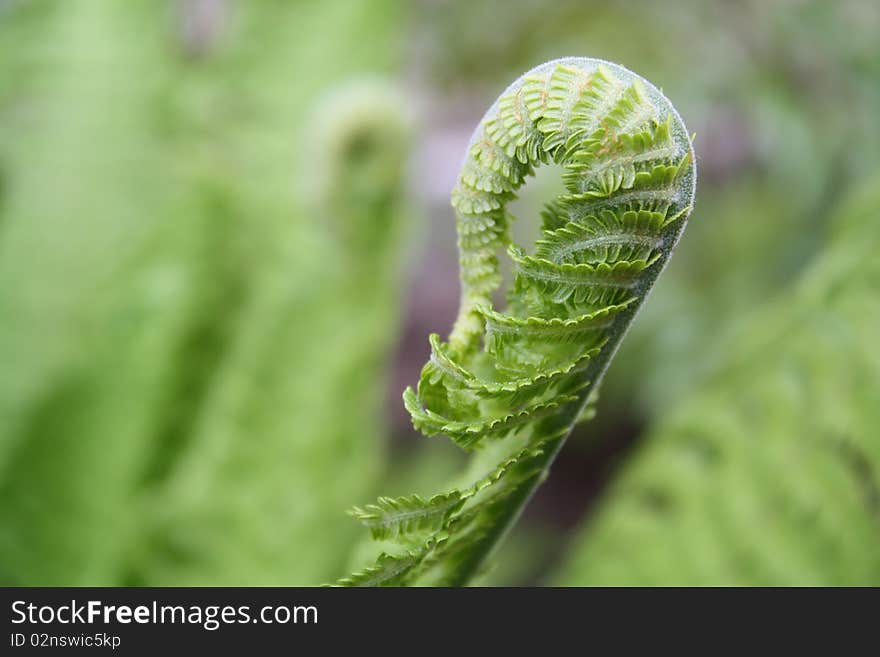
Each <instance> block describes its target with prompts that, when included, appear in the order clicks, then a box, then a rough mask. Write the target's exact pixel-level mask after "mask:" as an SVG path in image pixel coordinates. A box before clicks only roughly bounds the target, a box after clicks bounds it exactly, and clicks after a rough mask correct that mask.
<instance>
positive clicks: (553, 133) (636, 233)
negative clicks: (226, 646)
mask: <svg viewBox="0 0 880 657" xmlns="http://www.w3.org/2000/svg"><path fill="white" fill-rule="evenodd" d="M548 162H555V163H558V164H560V165H562V167H563V169H564V174H563V177H564V182H565V185H566V191H565V193H563V194H562V195H561V196H559V197H558V198H556V199H553V200H550V201H549V202H548V203H547V204H546V206H545V208H544V211H543V212H542V236H541V239H540V240H539V241H538V242H537V244H536V249H535V252H534V254H529V253H527V252H526V251H525V250H524V249H523V248H521V247H519V246H517V245H515V244H514V243H513V242H512V240H511V238H510V235H509V234H508V226H509V224H510V217H509V214H508V212H507V209H506V206H507V203H508V202H510V201H511V200H512V199H513V198H515V196H516V192H517V190H518V189H519V188H520V187H521V186H522V185H523V184H524V182H525V179H526V178H527V177H528V176H529V175H531V173H532V172H533V171H534V169H535V168H536V167H538V166H540V165H542V164H545V163H548ZM695 184H696V172H695V168H694V157H693V149H692V146H691V143H690V138H689V136H688V132H687V130H686V129H685V126H684V124H683V123H682V121H681V119H680V117H679V116H678V114H677V113H676V112H675V110H674V109H673V107H672V105H671V104H670V103H669V101H668V100H667V99H666V98H665V97H664V96H663V95H662V94H661V93H660V92H659V91H658V90H657V89H656V88H655V87H653V86H652V85H651V84H649V83H648V82H645V81H644V80H642V79H641V78H639V77H638V76H636V75H635V74H634V73H632V72H630V71H628V70H626V69H624V68H622V67H620V66H617V65H615V64H610V63H607V62H601V61H598V60H592V59H580V58H568V59H563V60H557V61H553V62H549V63H547V64H544V65H542V66H539V67H537V68H535V69H533V70H532V71H529V72H528V73H526V74H525V75H524V76H522V77H521V78H519V79H518V80H516V81H515V82H514V83H513V84H512V85H511V86H510V87H508V89H507V90H506V91H505V92H504V93H503V94H502V95H501V97H500V98H499V99H498V101H497V102H496V103H495V104H494V105H493V106H492V107H491V108H490V109H489V111H488V113H487V114H486V116H485V117H484V118H483V121H482V122H481V123H480V125H479V126H478V127H477V129H476V131H475V132H474V136H473V137H472V139H471V143H470V145H469V147H468V150H467V157H466V160H465V163H464V165H463V166H462V170H461V174H460V176H459V180H458V183H457V184H456V186H455V189H454V190H453V192H452V206H453V208H454V209H455V213H456V226H457V229H458V246H459V264H460V273H461V287H462V294H461V305H460V308H459V314H458V318H457V319H456V322H455V325H454V327H453V329H452V332H451V334H450V336H449V340H448V342H443V341H441V340H440V338H439V337H438V336H436V335H432V336H431V338H430V343H431V358H430V360H429V361H428V363H427V364H426V365H425V367H424V368H423V370H422V376H421V378H420V380H419V384H418V387H417V389H415V390H414V389H413V388H407V390H406V391H405V393H404V396H403V398H404V404H405V406H406V408H407V410H408V411H409V412H410V414H411V416H412V420H413V425H414V426H415V427H416V428H417V429H419V430H420V431H421V432H423V433H424V434H426V435H429V436H433V435H438V434H445V435H447V436H449V437H450V438H451V439H452V440H453V441H454V442H455V443H456V444H457V445H459V446H460V447H462V448H463V449H465V450H468V451H471V450H477V451H478V452H479V453H478V454H477V455H476V456H475V457H474V466H473V468H472V469H473V471H474V472H475V473H477V474H479V473H481V472H482V473H485V474H482V475H481V476H477V477H475V479H474V480H473V481H474V483H473V484H471V485H470V486H468V487H465V488H458V489H454V490H451V491H449V492H447V493H441V494H440V495H437V496H434V497H432V498H430V499H427V500H426V499H424V498H422V497H420V496H409V497H404V498H396V499H390V498H380V500H379V501H378V502H377V503H376V504H372V505H369V506H367V507H364V508H359V509H355V510H354V512H353V514H354V515H355V517H357V518H358V519H359V520H361V522H363V523H364V524H365V525H366V526H367V527H369V528H370V529H371V531H372V532H373V535H374V536H375V537H377V538H403V539H406V540H409V539H412V538H413V537H418V538H419V540H421V538H422V537H423V536H424V534H425V533H428V534H429V538H428V539H427V541H426V542H424V543H423V545H422V547H421V548H419V549H417V550H415V551H412V550H411V551H407V552H404V553H402V554H401V555H400V556H398V557H393V556H389V555H384V556H383V557H381V558H380V561H379V562H378V563H377V564H376V566H374V567H373V568H372V569H367V570H366V571H364V572H363V573H362V574H360V575H359V576H355V577H352V578H349V579H347V580H343V581H342V582H340V583H342V584H347V585H379V584H389V583H390V584H400V585H410V584H435V585H458V584H464V583H466V582H467V581H468V580H469V579H470V578H471V577H472V576H473V575H474V574H475V573H476V572H478V571H479V569H480V568H481V567H482V564H483V562H484V560H485V558H486V556H487V555H488V554H489V553H490V552H491V550H492V548H493V547H494V546H495V545H496V544H497V543H498V541H499V540H500V538H501V537H502V536H503V535H504V533H505V531H506V529H507V528H508V527H509V526H510V524H511V523H512V522H513V521H514V520H515V518H516V517H517V515H518V514H519V512H520V510H521V509H522V508H523V506H524V505H525V504H526V502H527V501H528V499H529V497H530V496H531V494H532V492H533V491H534V490H535V488H536V487H537V486H538V485H539V484H540V483H541V481H543V479H544V478H545V477H546V476H547V472H548V469H549V467H550V464H551V463H552V462H553V459H554V458H555V456H556V453H557V452H558V450H559V448H560V447H561V445H562V444H563V442H564V441H565V438H566V437H567V435H568V433H569V432H570V431H571V428H572V427H573V426H574V425H575V424H576V423H577V422H579V421H582V420H583V419H586V418H587V417H589V416H590V415H591V414H592V412H593V410H592V409H593V402H594V401H595V398H596V390H597V386H598V384H599V382H600V381H601V378H602V375H603V374H604V372H605V370H606V368H607V367H608V364H609V362H610V360H611V357H612V356H613V354H614V352H615V351H616V349H617V346H618V344H619V343H620V340H621V339H622V337H623V335H624V333H625V332H626V330H627V328H628V326H629V324H630V322H631V321H632V319H633V317H634V316H635V314H636V312H637V310H638V308H639V306H640V305H641V304H642V302H643V301H644V299H645V296H646V295H647V293H648V291H649V290H650V289H651V286H652V285H653V283H654V281H655V280H656V279H657V276H658V275H659V274H660V272H661V270H662V269H663V267H664V266H665V264H666V262H667V260H668V258H669V256H670V254H671V252H672V249H673V247H674V245H675V244H676V242H677V241H678V239H679V237H680V235H681V233H682V231H683V230H684V227H685V224H686V219H687V216H688V214H689V213H690V209H691V207H692V205H693V197H694V191H695ZM502 252H503V253H506V255H507V256H508V257H509V258H510V259H511V261H512V264H513V269H514V281H513V284H512V286H511V288H510V290H508V307H507V308H506V309H496V308H495V307H494V306H493V303H492V296H493V293H494V292H495V291H496V289H497V288H498V287H499V286H500V284H501V280H502V278H501V275H500V271H499V261H498V257H499V254H500V253H502ZM414 560H415V561H417V562H418V563H414Z"/></svg>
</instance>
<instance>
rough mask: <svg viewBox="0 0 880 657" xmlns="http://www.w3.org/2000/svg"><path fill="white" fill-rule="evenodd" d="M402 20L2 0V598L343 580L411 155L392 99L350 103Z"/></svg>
mask: <svg viewBox="0 0 880 657" xmlns="http://www.w3.org/2000/svg"><path fill="white" fill-rule="evenodd" d="M400 13H401V12H400V10H399V7H398V6H397V3H395V2H391V1H389V2H370V3H361V2H339V3H336V2H334V3H284V2H268V1H266V2H247V3H232V2H224V1H222V0H217V1H214V2H210V1H207V2H206V1H193V2H180V3H165V2H154V1H153V0H132V1H130V2H122V3H120V2H91V1H88V0H71V1H69V2H68V1H64V2H50V1H47V0H33V1H30V2H13V3H2V6H0V117H2V118H0V121H2V125H3V128H2V132H0V180H2V185H0V363H2V369H3V371H2V376H0V582H2V583H4V584H29V585H34V584H80V585H83V584H89V585H106V584H118V583H145V584H178V585H185V584H227V585H229V584H292V583H317V582H320V581H323V580H324V579H326V578H328V577H331V576H332V575H334V574H335V573H337V572H339V570H340V569H341V567H342V563H343V562H344V559H345V558H346V554H347V552H348V550H349V548H350V543H351V541H352V540H353V538H354V536H355V535H356V528H354V527H351V525H350V521H349V520H348V519H347V518H346V517H345V516H344V514H343V513H342V512H341V511H342V510H343V509H344V508H345V507H346V506H348V505H349V504H350V503H352V502H353V501H356V500H357V499H360V498H362V497H363V496H364V495H366V494H368V492H369V491H371V490H372V487H373V481H374V478H375V476H376V475H377V473H378V468H379V466H380V458H381V455H382V451H383V450H382V441H383V438H384V436H383V434H384V423H383V421H382V418H381V415H380V412H379V411H380V410H381V401H382V399H383V389H382V385H381V381H382V380H383V371H384V368H385V362H386V361H387V355H386V354H387V350H388V347H389V346H390V345H391V344H392V342H393V339H394V333H395V331H394V325H395V316H396V312H395V306H396V304H395V301H394V300H395V299H396V297H397V296H398V284H397V282H396V281H397V280H398V279H399V275H398V274H397V269H398V266H399V260H400V259H399V257H398V255H397V253H398V251H399V242H400V239H399V238H400V227H401V223H402V219H403V206H402V203H403V201H402V197H401V179H402V173H403V163H404V158H405V157H406V149H407V142H408V140H407V136H406V128H407V126H406V121H405V120H404V119H403V117H402V116H401V114H400V109H399V107H400V103H399V102H396V101H395V100H394V99H393V98H390V97H388V95H387V93H386V92H385V91H383V88H382V87H378V86H376V85H370V84H368V83H363V84H361V85H359V86H357V87H356V88H353V89H352V90H350V91H349V92H348V93H347V94H343V95H342V96H339V95H334V94H330V95H329V96H327V93H328V92H327V90H328V89H330V88H331V87H333V86H335V85H338V84H340V83H342V82H343V81H344V80H345V79H347V78H349V77H351V76H354V75H356V74H357V73H358V72H362V71H371V72H373V71H383V70H386V71H387V70H388V69H389V67H390V66H391V65H393V64H394V63H395V61H396V59H397V51H398V44H399V38H400V35H401V27H400V25H401V23H400V19H401V15H400ZM365 34H369V35H370V39H365V38H364V35H365ZM339 93H342V92H339ZM322 96H326V97H325V98H324V99H323V100H322ZM353 112H355V113H353ZM327 121H336V124H335V125H333V126H328V125H327V123H326V122H327ZM307 153H308V154H309V155H308V156H307V155H306V154H307ZM315 167H322V168H323V170H324V171H325V172H326V176H327V178H326V179H325V180H324V181H323V182H324V186H323V187H321V186H317V185H311V186H309V185H304V184H303V181H305V180H307V179H309V176H310V175H311V174H312V171H313V169H314V168H315ZM334 177H337V178H334ZM353 308H355V309H356V310H353ZM340 409H344V410H343V411H341V410H340ZM328 482H332V485H328Z"/></svg>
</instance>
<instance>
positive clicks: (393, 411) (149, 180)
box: [0, 0, 880, 585]
mask: <svg viewBox="0 0 880 657" xmlns="http://www.w3.org/2000/svg"><path fill="white" fill-rule="evenodd" d="M878 34H880V5H878V3H876V2H874V1H873V0H842V1H840V2H824V1H822V0H779V1H776V2H760V1H757V0H751V1H749V0H741V1H735V0H728V1H723V2H722V1H719V2H696V1H685V0H677V1H667V2H634V1H622V2H614V3H610V2H587V1H585V0H577V1H575V0H560V1H556V2H552V1H550V0H545V1H539V0H504V1H502V0H499V1H498V2H480V1H470V2H442V1H439V0H420V1H418V2H412V3H404V2H398V1H393V0H369V1H367V0H361V1H357V2H356V1H351V0H341V1H334V2H294V1H282V0H176V1H174V0H125V1H122V0H0V584H4V585H53V584H54V585H119V584H122V585H246V584H250V585H293V584H319V583H322V582H326V581H332V580H333V579H335V578H337V577H339V576H341V575H343V574H345V573H346V571H347V570H348V569H349V568H351V567H353V566H354V565H357V564H358V563H359V562H361V561H362V560H363V559H365V558H366V557H367V556H368V553H369V550H370V549H371V547H370V546H369V545H368V544H367V541H365V540H363V539H364V538H365V537H364V534H365V532H364V531H362V530H361V529H360V528H359V527H357V525H356V524H355V523H354V522H353V521H352V520H351V519H349V518H348V517H347V516H346V515H345V513H344V511H345V509H347V508H348V507H350V506H351V505H353V504H358V503H363V502H366V501H369V499H370V498H371V497H373V496H375V495H377V494H404V493H410V492H414V491H415V492H419V493H421V494H430V493H432V492H435V491H437V490H439V489H440V487H442V485H443V482H444V481H445V480H446V479H448V478H449V477H450V476H452V475H453V474H454V473H455V472H456V470H457V469H458V468H460V467H461V465H462V457H461V455H460V454H459V453H457V452H456V450H455V448H454V447H453V446H452V445H451V444H449V441H445V440H444V439H442V438H438V439H433V440H428V439H425V438H422V437H419V436H417V435H416V434H415V433H414V432H413V431H412V429H411V428H410V425H409V422H408V418H407V416H406V414H405V412H404V410H403V407H402V403H401V402H400V393H401V391H402V390H403V387H404V386H405V385H407V384H411V383H413V382H415V381H416V380H417V377H418V371H419V369H420V368H421V365H422V364H423V362H424V360H425V358H426V357H427V355H428V347H427V335H428V333H429V332H441V333H443V332H445V331H446V330H448V328H449V326H450V325H451V322H452V319H453V317H454V314H455V310H456V306H457V300H458V285H457V263H456V251H455V234H454V222H453V221H452V214H451V209H450V208H449V191H450V189H451V187H452V185H453V182H454V179H455V177H456V174H457V169H458V165H459V163H460V161H461V158H462V157H463V154H464V148H465V145H466V143H467V140H468V138H469V136H470V133H471V131H472V130H473V128H474V126H475V125H476V124H477V122H478V121H479V118H480V116H481V115H482V113H483V112H484V111H485V109H486V107H488V106H489V105H490V104H491V103H492V101H493V100H494V99H495V97H496V96H497V95H498V93H499V92H500V91H501V90H502V89H503V88H504V87H505V86H506V85H507V83H508V82H509V81H510V80H512V79H513V78H515V77H516V76H517V75H519V74H520V73H522V71H524V70H526V69H528V68H531V67H532V66H534V65H536V64H538V63H540V62H543V61H545V60H548V59H552V58H555V57H560V56H566V55H579V56H590V57H598V58H602V59H609V60H613V61H616V62H619V63H621V64H623V65H625V66H627V67H629V68H631V69H633V70H635V71H637V72H638V73H640V74H641V75H643V76H645V77H646V78H648V79H649V80H651V81H652V82H654V83H655V84H656V85H657V86H659V87H661V88H662V89H663V90H664V91H665V92H666V94H667V95H668V96H669V97H670V98H671V99H672V101H673V102H674V103H675V105H676V107H677V108H678V109H679V111H680V113H681V114H682V116H683V117H684V119H685V121H686V123H687V124H688V127H689V128H690V130H691V131H693V132H694V133H695V135H696V138H695V146H696V151H697V155H698V168H699V174H700V181H699V188H698V195H697V205H696V208H695V211H694V214H693V216H692V220H691V224H690V227H689V229H688V231H687V233H686V234H685V237H684V238H683V240H682V242H681V244H680V246H679V249H678V253H677V255H676V257H675V258H673V260H672V264H671V265H670V267H669V269H668V271H667V272H666V273H665V274H664V277H663V278H662V279H661V281H660V283H659V284H658V286H657V289H656V290H655V292H654V294H653V295H652V297H651V299H650V300H649V302H648V303H647V304H646V307H645V309H644V311H643V312H642V313H641V315H640V317H639V318H638V320H637V321H636V324H635V327H634V329H633V330H632V331H631V332H630V334H629V336H628V337H627V340H626V341H625V343H624V346H623V348H622V349H621V352H620V354H619V355H618V357H617V359H616V361H615V363H614V364H613V366H612V368H611V370H610V373H609V375H608V377H607V379H606V382H605V385H604V386H603V389H602V392H601V398H600V403H599V409H598V411H599V412H598V417H597V419H595V420H594V421H592V422H590V423H588V424H586V425H584V426H583V427H581V428H580V429H579V430H578V433H577V434H576V435H574V436H573V437H572V439H571V440H570V442H569V444H568V445H567V446H566V448H565V450H564V451H563V453H562V455H561V457H560V459H559V461H558V462H557V464H556V466H555V467H554V469H553V472H552V475H551V477H550V478H549V480H548V481H547V483H546V484H545V485H544V486H543V488H542V489H541V490H540V491H539V493H538V495H537V496H536V498H535V499H534V500H533V502H532V504H531V505H530V507H529V509H528V510H527V513H526V515H525V516H524V518H523V519H522V521H521V522H520V524H519V525H518V527H517V528H516V530H515V531H514V533H513V534H512V535H511V536H510V537H509V539H508V541H507V542H506V543H505V544H504V546H503V547H502V549H501V550H500V551H499V553H498V554H497V556H496V558H495V559H494V568H492V569H491V570H489V571H487V572H486V573H485V574H484V575H483V576H482V577H481V579H480V582H479V583H482V584H564V585H584V584H666V585H670V584H672V585H674V584H698V585H699V584H794V585H806V584H880V348H878V346H880V338H878V336H880V260H878V257H877V253H878V250H880V131H878V130H877V122H878V118H880V46H878V38H877V35H878ZM556 173H557V172H554V171H553V170H552V169H548V170H547V171H544V170H542V171H540V172H539V175H538V176H536V178H535V180H534V181H532V182H530V183H529V184H528V185H527V187H526V189H525V190H524V192H523V193H522V194H521V198H520V199H519V200H517V202H516V206H515V212H516V214H517V215H518V216H519V217H520V218H521V221H520V222H519V223H518V224H517V226H516V227H515V231H516V236H517V237H518V239H520V240H522V241H523V242H526V243H528V241H529V240H530V239H533V238H534V235H535V234H536V232H537V227H538V221H537V212H538V209H539V207H540V204H541V202H542V199H543V198H545V197H546V196H548V195H550V194H552V193H554V190H555V189H556V188H557V186H558V185H559V181H558V176H557V175H556Z"/></svg>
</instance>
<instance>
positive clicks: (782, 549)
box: [556, 175, 880, 586]
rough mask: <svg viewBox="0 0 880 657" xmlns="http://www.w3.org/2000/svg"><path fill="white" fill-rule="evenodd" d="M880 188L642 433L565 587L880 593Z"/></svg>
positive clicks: (583, 538) (857, 200)
mask: <svg viewBox="0 0 880 657" xmlns="http://www.w3.org/2000/svg"><path fill="white" fill-rule="evenodd" d="M878 190H880V175H874V176H873V177H872V178H870V179H869V180H867V181H866V184H865V185H864V187H863V189H862V190H860V191H859V192H858V193H857V194H855V195H854V197H853V198H851V199H849V201H848V202H847V203H845V204H844V207H843V208H841V210H840V211H839V212H837V213H835V215H834V220H833V221H832V222H831V226H832V229H833V233H832V238H831V240H830V242H829V244H828V245H827V247H826V248H825V249H824V250H823V252H822V254H821V255H820V256H819V257H817V258H816V260H815V262H814V263H812V265H811V266H810V267H808V269H807V271H806V272H805V273H804V275H803V276H802V277H801V280H799V281H798V282H797V285H794V286H792V289H790V290H788V291H786V292H785V294H784V295H783V296H781V298H779V299H777V300H776V301H775V302H773V303H771V304H770V305H769V306H768V307H767V308H764V309H761V310H760V311H759V312H757V313H755V314H754V315H753V316H752V317H750V318H749V321H748V323H747V324H746V325H745V326H744V327H743V328H742V329H741V330H740V331H739V332H738V334H737V335H735V336H733V340H732V342H731V344H730V345H728V348H727V349H725V350H724V354H725V359H724V363H723V365H722V366H721V367H720V368H719V369H718V371H717V372H715V374H714V376H713V377H712V378H711V380H710V381H709V382H707V384H706V385H705V386H704V387H703V388H702V389H701V390H700V391H699V392H698V393H696V394H695V395H693V396H691V397H690V398H688V399H687V400H686V401H683V403H681V404H679V405H678V406H677V408H676V409H675V410H674V411H673V412H672V413H671V414H670V415H669V416H668V417H666V418H664V419H663V421H661V423H660V424H659V425H658V426H657V427H656V429H655V430H654V431H652V432H650V433H649V434H648V436H647V437H646V444H645V446H644V449H643V450H642V451H641V452H640V453H639V454H638V456H637V457H636V458H635V460H634V461H633V462H632V463H631V464H630V465H629V466H628V467H627V469H626V471H625V472H624V473H623V474H622V476H621V477H620V478H619V480H617V481H616V482H615V484H614V486H613V487H612V489H611V490H610V491H609V493H608V500H607V501H606V502H604V503H603V504H602V506H601V507H600V509H599V511H598V513H597V515H596V516H595V517H594V518H591V519H590V521H589V523H588V524H587V526H585V527H584V529H583V531H582V532H581V534H580V535H579V537H578V538H577V540H576V541H575V543H574V546H573V550H572V551H571V555H570V557H569V559H568V562H567V563H566V564H565V566H564V567H563V568H562V570H561V572H559V573H558V574H557V577H556V581H558V582H559V583H561V584H566V585H641V586H650V585H669V584H672V585H716V586H717V585H740V586H742V585H751V586H754V585H758V586H760V585H765V586H768V585H775V586H804V585H814V586H840V585H852V586H864V585H877V584H880V550H878V549H877V546H878V539H880V478H878V477H880V354H878V350H877V327H878V326H880V260H878V259H877V257H876V253H877V248H878V246H880V211H878V208H880V191H878Z"/></svg>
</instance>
